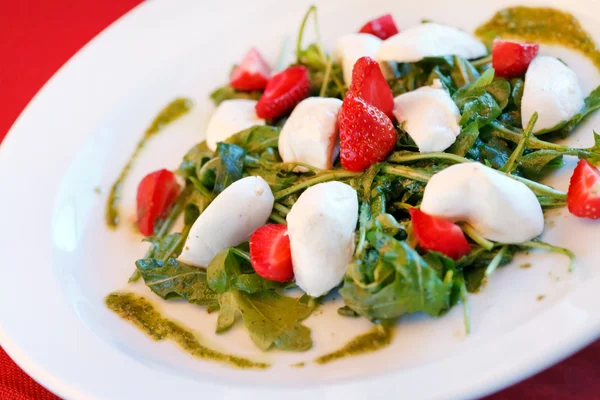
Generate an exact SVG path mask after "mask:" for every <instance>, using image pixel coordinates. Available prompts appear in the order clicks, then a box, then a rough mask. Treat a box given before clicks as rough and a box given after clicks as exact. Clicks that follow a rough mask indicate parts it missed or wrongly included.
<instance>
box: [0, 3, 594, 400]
mask: <svg viewBox="0 0 600 400" xmlns="http://www.w3.org/2000/svg"><path fill="white" fill-rule="evenodd" d="M551 3H553V4H560V3H561V2H560V1H551ZM581 3H591V1H589V0H585V1H582V2H581ZM581 3H580V5H579V6H578V8H582V7H583V6H582V5H581ZM155 4H156V5H155ZM164 4H167V1H166V0H165V1H162V2H161V1H157V0H155V1H153V2H142V3H140V4H139V5H137V6H135V7H134V8H133V9H131V10H129V11H128V12H127V13H125V14H123V15H122V16H121V17H120V18H118V19H117V20H115V21H114V22H113V23H111V24H110V25H109V26H108V27H106V28H105V29H104V30H103V31H102V32H100V33H99V34H98V35H96V36H95V37H94V38H93V39H91V40H90V41H89V42H88V43H86V44H85V45H84V46H83V47H82V48H81V49H80V50H79V51H78V52H77V53H75V54H74V55H73V56H72V57H71V58H69V60H68V61H67V62H65V63H64V64H63V65H62V66H61V67H60V68H59V69H58V70H57V71H56V73H55V74H54V75H52V77H51V78H50V79H49V80H48V81H47V82H46V83H45V84H44V85H43V86H42V87H41V88H40V89H39V90H38V92H37V93H36V94H35V96H34V97H33V98H32V99H31V101H30V102H29V103H28V104H27V106H26V107H25V108H24V109H23V111H22V112H21V114H20V115H19V116H18V118H17V119H16V120H15V122H14V123H13V124H12V126H11V128H10V129H9V131H8V133H7V135H6V137H5V139H4V141H3V143H2V144H1V145H0V166H2V165H3V164H4V163H5V160H6V159H7V158H8V157H7V154H8V152H9V151H11V150H10V149H12V148H13V147H15V146H16V145H14V144H13V143H16V140H17V139H15V137H16V133H15V132H14V131H18V130H19V128H18V127H19V126H20V125H21V124H22V121H23V120H25V119H27V118H28V115H29V114H30V110H31V109H32V108H33V107H34V106H35V104H37V103H38V102H40V101H41V100H40V99H43V97H44V96H45V93H47V92H49V91H50V90H52V89H51V88H52V87H53V85H54V83H55V82H56V81H57V80H58V79H59V78H61V77H62V76H63V75H64V74H65V71H67V70H69V69H70V68H71V66H72V65H73V64H74V63H75V62H76V60H78V59H79V58H81V57H83V54H85V53H87V52H89V51H90V49H92V48H94V47H95V46H96V43H98V42H99V41H101V40H103V39H102V38H104V37H105V36H106V35H107V34H108V33H109V32H112V31H114V29H115V27H117V26H121V25H123V24H127V23H129V21H130V20H132V19H133V18H135V16H136V15H138V14H140V13H141V12H142V10H153V9H154V8H156V9H157V10H158V9H159V8H160V6H162V5H164ZM561 7H562V8H568V7H566V6H565V5H564V4H562V5H561ZM596 7H597V5H596ZM1 179H2V177H1V176H0V180H1ZM598 282H600V279H594V280H592V281H589V282H587V283H586V284H585V285H582V287H580V288H578V289H577V291H576V292H574V293H569V294H568V295H567V296H565V297H564V298H562V299H561V303H562V302H577V297H578V296H581V295H582V294H581V293H582V292H584V291H586V292H593V286H594V284H595V283H598ZM592 304H594V305H597V306H600V300H598V301H597V303H592V302H586V303H585V304H584V305H582V306H579V307H578V308H581V309H584V310H589V309H593V308H594V307H592ZM553 309H554V308H550V309H548V310H546V311H545V312H544V313H542V314H543V315H539V316H538V315H536V318H534V319H532V321H530V322H529V323H533V321H538V322H539V318H541V317H543V316H544V315H545V314H548V313H550V312H551V311H553ZM596 309H598V308H596ZM590 315H592V316H594V314H593V313H590ZM509 336H510V335H509ZM599 336H600V315H595V318H594V319H593V320H592V321H588V323H587V325H586V328H585V329H580V330H579V331H578V333H577V334H571V335H570V336H569V337H565V338H563V342H564V343H562V344H561V346H557V347H556V349H554V350H552V351H546V353H544V361H540V362H537V363H533V362H529V363H521V364H520V366H518V367H516V368H514V367H513V368H511V371H505V372H503V373H501V375H502V377H500V376H497V375H498V374H499V372H496V375H494V374H490V375H489V376H488V378H486V379H481V380H480V381H479V382H478V383H477V384H474V385H471V386H470V389H469V391H468V393H466V392H465V390H464V388H463V389H460V388H455V391H454V392H450V393H448V392H445V393H447V394H449V396H450V397H456V398H458V397H460V396H465V394H468V396H470V397H479V396H482V395H486V394H489V393H492V392H495V391H496V390H498V389H500V388H502V387H506V386H509V385H511V384H514V383H516V382H518V381H521V380H523V379H526V378H528V377H530V376H532V375H533V374H535V373H537V372H539V371H541V370H543V369H545V368H547V367H548V366H550V365H552V364H554V363H556V362H558V361H560V360H562V359H564V358H566V357H568V356H569V355H571V354H573V353H574V352H576V351H577V350H579V349H581V348H583V347H585V346H586V345H588V344H589V343H591V342H592V341H593V340H595V339H596V338H597V337H599ZM521 339H522V338H521ZM512 340H513V341H516V342H519V338H512ZM0 343H1V344H2V347H3V348H4V350H5V351H6V353H7V354H8V355H9V356H10V357H11V358H12V359H13V360H14V361H15V363H16V364H17V365H18V366H19V367H20V368H22V369H23V370H24V371H25V372H26V373H27V374H28V375H30V376H31V377H32V378H34V379H35V380H36V381H37V382H38V383H40V384H41V385H42V386H44V387H45V388H47V389H48V390H50V391H51V392H53V393H55V394H57V395H59V396H61V397H64V398H95V397H93V395H91V396H90V395H88V394H86V393H83V392H82V391H81V390H80V389H77V388H76V387H74V386H72V385H71V384H70V383H67V382H63V381H62V380H61V379H60V378H59V377H58V376H55V374H54V373H52V372H49V371H47V370H45V369H44V368H42V367H40V366H39V365H38V364H36V363H35V361H34V360H33V358H32V357H31V356H30V355H29V354H27V353H26V352H24V351H23V350H22V349H21V348H20V347H19V346H18V345H17V343H16V342H14V341H13V340H12V339H11V338H10V337H9V336H8V334H7V333H6V332H5V329H4V328H3V324H2V321H1V320H0ZM454 357H455V356H452V357H449V359H454ZM438 364H443V362H438V363H436V365H438ZM418 369H419V368H415V370H418ZM397 373H401V372H396V373H394V372H392V373H388V374H385V375H383V376H377V377H374V378H372V379H369V380H368V381H364V382H363V383H362V385H363V386H365V387H366V386H370V385H369V383H374V382H380V381H382V380H388V379H389V378H390V377H392V376H393V375H395V374H397ZM392 380H393V378H392ZM356 385H357V384H356V383H355V384H347V383H335V384H333V385H330V386H331V387H333V388H335V387H337V388H338V389H339V388H341V387H342V386H346V387H352V386H356ZM328 386H329V385H328ZM341 389H342V390H341V391H339V392H338V391H336V393H351V391H347V390H344V389H343V388H341ZM258 390H259V391H264V392H270V393H275V392H278V391H279V389H268V388H260V389H258ZM322 390H323V388H322V387H315V388H312V389H310V390H309V392H310V393H314V394H317V393H320V394H322V395H324V394H326V393H327V394H331V392H329V391H322ZM282 392H283V390H282ZM231 393H234V392H231Z"/></svg>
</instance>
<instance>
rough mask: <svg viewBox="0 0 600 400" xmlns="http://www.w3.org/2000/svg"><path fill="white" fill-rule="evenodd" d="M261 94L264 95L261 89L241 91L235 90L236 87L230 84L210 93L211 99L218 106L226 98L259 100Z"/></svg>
mask: <svg viewBox="0 0 600 400" xmlns="http://www.w3.org/2000/svg"><path fill="white" fill-rule="evenodd" d="M261 95H262V92H260V91H256V92H241V91H239V90H235V89H234V88H232V87H231V86H229V85H225V86H222V87H220V88H217V89H215V90H214V91H213V92H212V93H211V94H210V99H211V100H212V101H213V103H215V105H216V106H218V105H219V104H221V103H222V102H223V101H225V100H232V99H251V100H258V99H260V96H261Z"/></svg>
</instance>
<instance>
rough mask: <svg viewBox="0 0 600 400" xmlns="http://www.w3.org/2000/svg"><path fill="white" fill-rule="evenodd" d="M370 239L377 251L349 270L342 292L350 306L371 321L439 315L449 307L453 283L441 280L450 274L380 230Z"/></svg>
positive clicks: (374, 232)
mask: <svg viewBox="0 0 600 400" xmlns="http://www.w3.org/2000/svg"><path fill="white" fill-rule="evenodd" d="M367 238H368V241H369V243H370V245H371V246H372V248H373V249H374V251H375V252H373V251H370V252H367V253H366V256H365V258H364V259H362V260H361V259H359V260H355V261H354V262H353V263H352V264H351V265H350V266H349V267H348V272H347V275H346V277H345V279H344V284H343V287H342V288H341V289H340V294H341V295H342V297H343V298H344V302H345V304H346V305H347V306H348V307H350V308H351V309H352V310H354V311H355V312H356V313H358V314H360V315H362V316H364V317H366V318H369V319H371V320H379V319H392V318H396V317H399V316H401V315H404V314H409V313H414V312H419V311H424V312H426V313H428V314H429V315H432V316H438V315H440V314H442V313H444V312H445V311H446V310H447V309H448V308H449V307H450V294H451V291H452V287H453V282H452V281H449V282H446V281H444V280H443V279H442V278H441V276H444V275H445V274H446V273H448V271H443V274H444V275H440V273H439V271H437V270H436V269H435V268H433V267H432V266H431V265H430V264H429V263H428V262H427V261H426V260H425V259H423V258H422V257H421V256H420V255H419V254H418V253H417V252H416V251H415V250H413V249H412V248H410V247H409V246H408V245H407V244H406V242H404V241H398V240H396V239H394V238H393V237H391V236H388V235H385V234H384V233H382V232H380V231H378V230H373V231H369V232H368V233H367ZM430 261H431V260H430ZM369 269H370V270H372V272H369ZM450 273H451V272H450ZM370 280H372V281H370Z"/></svg>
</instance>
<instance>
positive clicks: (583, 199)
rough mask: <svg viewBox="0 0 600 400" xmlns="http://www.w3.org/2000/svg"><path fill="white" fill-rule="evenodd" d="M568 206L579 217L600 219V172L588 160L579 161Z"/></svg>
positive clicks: (568, 198)
mask: <svg viewBox="0 0 600 400" xmlns="http://www.w3.org/2000/svg"><path fill="white" fill-rule="evenodd" d="M567 205H568V207H569V212H570V213H571V214H573V215H575V216H577V217H581V218H590V219H598V218H600V171H598V168H596V167H594V166H593V165H592V164H590V163H589V161H587V160H579V162H578V163H577V166H576V167H575V171H573V176H571V183H570V184H569V191H568V192H567Z"/></svg>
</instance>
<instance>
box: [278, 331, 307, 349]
mask: <svg viewBox="0 0 600 400" xmlns="http://www.w3.org/2000/svg"><path fill="white" fill-rule="evenodd" d="M275 347H277V348H278V349H279V350H284V351H306V350H308V349H310V348H311V347H312V339H311V337H310V329H309V328H308V327H306V326H304V325H301V324H296V325H294V326H293V327H291V328H290V329H288V330H287V331H285V332H283V333H282V334H281V336H279V337H278V338H277V339H276V340H275Z"/></svg>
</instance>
